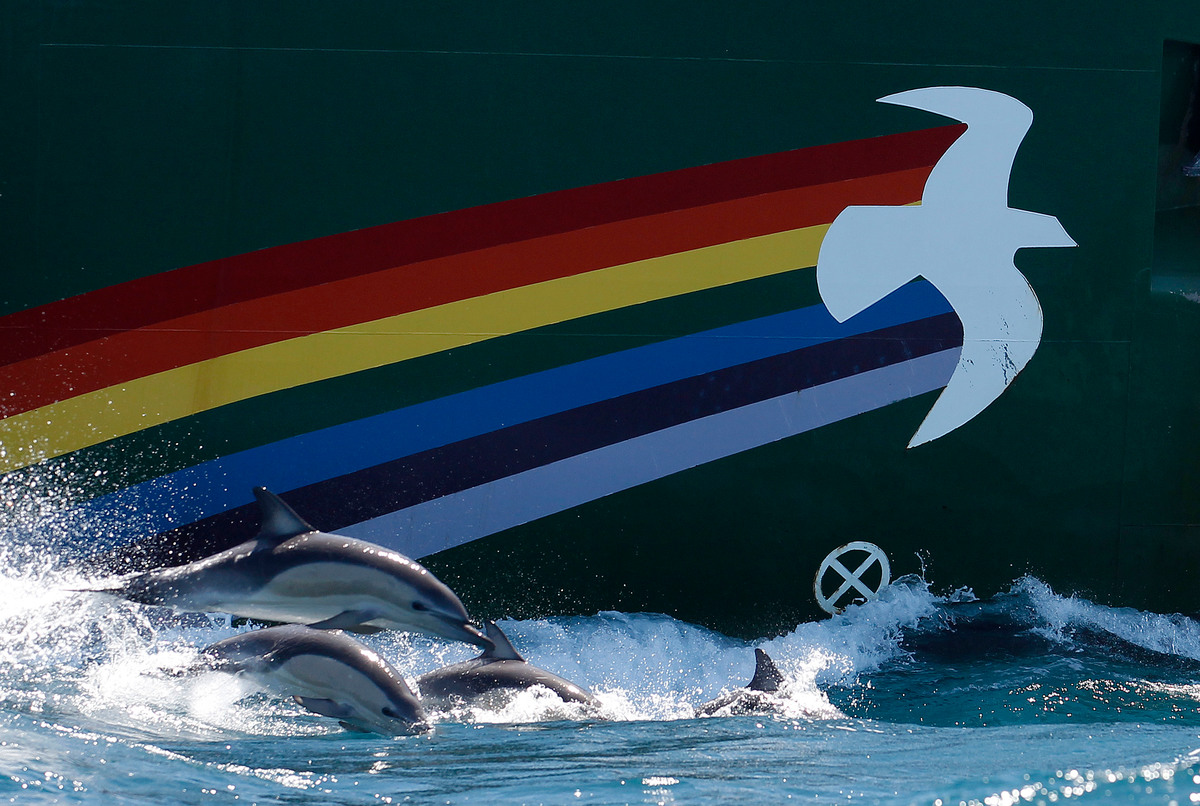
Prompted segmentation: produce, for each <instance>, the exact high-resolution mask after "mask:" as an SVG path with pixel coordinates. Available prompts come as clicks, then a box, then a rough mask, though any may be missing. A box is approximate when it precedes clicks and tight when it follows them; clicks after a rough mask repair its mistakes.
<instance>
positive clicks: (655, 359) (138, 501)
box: [78, 282, 951, 546]
mask: <svg viewBox="0 0 1200 806" xmlns="http://www.w3.org/2000/svg"><path fill="white" fill-rule="evenodd" d="M949 311H951V308H950V305H949V303H947V302H946V300H945V299H944V298H943V297H942V296H941V294H939V293H938V292H937V290H936V289H934V288H933V286H931V285H929V284H928V283H926V282H917V283H910V284H908V285H906V286H904V287H902V288H901V289H900V290H898V291H897V292H895V293H894V294H892V295H890V296H889V297H887V298H886V299H885V300H883V301H881V302H879V303H877V304H876V305H874V306H872V307H871V308H869V309H867V310H866V311H863V312H862V313H861V314H859V315H858V316H855V317H853V318H852V319H849V320H847V321H846V322H844V323H840V324H839V323H838V322H836V321H835V320H834V319H833V318H832V317H831V316H830V315H829V312H828V311H827V310H826V309H825V307H824V306H823V305H814V306H810V307H807V308H801V309H798V310H794V311H788V312H785V313H782V314H776V315H773V316H767V317H763V318H760V319H752V320H749V321H745V322H739V323H737V324H733V325H728V326H725V327H721V328H716V329H713V330H707V331H703V332H700V333H695V334H690V335H687V336H682V337H679V338H676V339H669V340H666V341H662V342H657V343H655V344H650V345H646V346H643V347H638V348H635V349H631V350H625V351H622V352H617V353H612V354H610V355H605V356H600V357H597V358H592V359H588V360H586V361H581V362H578V363H575V364H568V365H565V366H562V367H556V368H554V369H550V370H545V371H543V372H538V373H534V374H531V375H526V376H522V377H519V378H513V379H511V380H508V381H502V382H500V383H495V384H491V385H488V386H483V387H479V388H477V389H472V390H469V391H466V392H461V393H458V394H455V395H449V396H447V397H444V398H439V399H436V400H430V401H427V402H424V403H418V404H415V405H413V406H408V407H405V408H403V409H398V410H396V411H392V412H387V413H385V414H380V415H376V416H373V417H367V418H364V419H361V420H356V421H353V422H349V423H344V424H341V425H336V426H332V427H330V428H325V429H321V430H319V431H313V432H310V433H307V434H302V435H299V436H296V437H292V438H289V439H286V440H280V441H278V442H274V443H271V444H268V445H263V446H260V447H257V448H252V449H249V450H246V451H241V452H239V453H234V454H230V455H229V456H225V457H221V458H219V459H214V460H212V461H209V462H204V463H202V464H199V465H196V466H194V467H190V468H186V469H184V470H180V471H177V472H175V473H171V474H168V475H165V476H161V477H159V478H156V479H151V480H149V481H146V482H143V483H141V484H138V485H134V486H132V487H128V488H126V489H124V490H120V491H117V492H115V493H111V494H109V495H106V496H103V497H101V498H97V499H95V500H93V501H90V502H87V503H85V504H82V505H80V507H79V508H78V513H79V515H81V516H82V517H83V518H84V519H85V520H86V522H88V523H90V524H94V525H95V526H96V527H97V531H98V532H99V533H101V534H104V535H105V538H104V539H103V541H102V542H103V543H104V544H106V545H108V546H116V545H122V544H124V543H127V542H129V541H131V540H133V539H136V538H138V537H144V536H146V535H148V534H155V533H158V532H162V531H166V530H169V529H173V528H177V527H178V526H181V525H183V524H186V523H191V522H193V521H196V520H199V519H201V518H204V517H207V516H209V515H214V514H217V513H219V512H223V511H225V510H227V509H232V508H233V507H237V506H242V505H245V504H248V503H250V501H251V500H252V494H251V489H252V488H253V487H256V486H266V487H269V488H271V489H272V490H275V491H279V492H282V491H287V490H292V489H295V488H297V487H303V486H305V485H309V484H315V483H318V482H321V481H325V480H327V479H331V478H335V477H338V476H342V475H345V474H347V473H352V472H355V471H358V470H362V469H364V468H368V467H373V466H375V465H378V464H382V463H384V462H388V461H392V460H395V459H398V458H400V457H404V456H408V455H410V454H414V453H417V452H420V451H424V450H429V449H431V448H437V447H441V446H443V445H448V444H451V443H454V442H457V441H460V440H463V439H468V438H471V437H475V436H479V435H481V434H486V433H489V432H491V431H494V430H496V429H499V428H504V427H507V426H511V425H514V424H517V423H522V422H528V421H530V420H535V419H538V418H540V417H545V416H548V415H552V414H556V413H559V412H563V411H568V410H570V409H573V408H578V407H580V406H586V405H589V404H592V403H596V402H599V401H602V400H607V399H610V398H614V397H617V396H620V395H624V394H629V393H631V392H637V391H640V390H643V389H649V388H652V387H655V386H659V385H662V384H667V383H671V382H674V381H678V380H682V379H684V378H690V377H694V376H697V375H703V374H705V373H708V372H712V371H715V370H720V369H725V368H728V367H732V366H737V365H739V364H745V363H748V362H751V361H755V360H759V359H762V358H768V357H771V356H775V355H780V354H782V353H787V352H791V351H793V350H798V349H802V348H804V347H808V346H812V345H814V344H822V343H825V342H830V341H835V340H837V339H844V338H850V337H853V336H855V335H858V334H861V333H867V332H870V331H874V330H880V329H883V328H886V327H891V326H894V325H898V324H903V323H905V322H912V321H917V320H919V319H925V318H928V317H931V316H937V315H939V314H944V313H947V312H949ZM130 513H137V518H136V520H134V521H131V520H130V519H129V518H130Z"/></svg>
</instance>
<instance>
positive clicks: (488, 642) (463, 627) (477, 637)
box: [431, 612, 496, 650]
mask: <svg viewBox="0 0 1200 806" xmlns="http://www.w3.org/2000/svg"><path fill="white" fill-rule="evenodd" d="M431 615H433V616H435V617H436V618H437V619H438V621H440V622H442V623H443V624H445V628H444V630H442V631H439V634H440V635H441V636H442V637H443V638H450V639H452V640H455V641H465V642H466V643H468V644H474V645H475V646H477V647H482V648H483V649H489V650H490V649H495V648H496V645H495V644H494V643H493V642H492V639H491V638H488V637H487V636H486V635H484V634H483V633H482V632H481V631H480V630H479V628H478V627H476V626H475V625H474V624H472V623H471V622H469V621H467V620H466V619H463V618H461V617H459V616H455V615H453V614H450V613H437V612H434V613H431Z"/></svg>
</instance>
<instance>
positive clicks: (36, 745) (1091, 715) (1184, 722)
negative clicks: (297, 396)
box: [0, 546, 1200, 806]
mask: <svg viewBox="0 0 1200 806" xmlns="http://www.w3.org/2000/svg"><path fill="white" fill-rule="evenodd" d="M0 550H3V552H4V557H3V560H4V562H3V563H0V567H2V568H4V569H5V570H4V571H2V572H0V803H2V802H4V801H8V802H12V803H104V804H121V803H146V804H171V803H205V804H208V803H211V804H307V803H312V804H335V803H336V804H340V803H347V804H350V803H355V804H357V803H362V804H394V803H429V804H464V803H480V804H510V803H511V804H522V803H528V804H536V803H548V804H572V803H587V804H623V803H636V804H672V803H717V802H720V803H738V802H743V803H783V802H802V803H821V804H826V803H828V804H834V803H848V804H854V803H883V804H909V803H920V804H935V805H937V806H944V805H945V804H957V803H984V804H1015V803H1039V804H1041V803H1063V802H1076V801H1079V802H1085V803H1095V802H1104V803H1138V804H1151V803H1153V804H1186V803H1198V802H1200V624H1197V622H1195V621H1193V620H1192V619H1190V618H1186V617H1182V616H1162V615H1156V614H1151V613H1142V612H1137V611H1133V610H1118V609H1111V608H1106V607H1101V606H1098V605H1096V604H1093V603H1090V602H1088V601H1085V600H1082V599H1078V598H1073V597H1069V596H1064V595H1062V594H1060V593H1057V592H1055V591H1053V590H1051V589H1050V588H1048V587H1047V586H1046V585H1045V584H1043V583H1042V582H1040V581H1039V580H1037V579H1032V578H1024V579H1019V580H1014V582H1013V585H1012V588H1011V590H1010V591H1008V592H1006V593H1004V594H1002V595H998V596H995V597H993V598H991V599H988V600H985V601H978V600H977V599H976V598H975V596H974V595H972V593H971V592H970V591H967V590H960V591H955V592H952V593H951V592H944V591H943V592H939V591H937V590H936V586H933V587H932V588H931V586H930V585H929V584H927V583H925V582H924V581H922V580H918V579H903V580H900V581H899V582H898V583H897V584H894V585H893V586H892V587H891V588H889V589H888V590H887V591H886V592H885V595H884V596H883V597H881V598H880V599H879V600H877V601H874V602H871V603H868V604H865V605H860V606H856V607H853V608H851V609H850V610H848V611H847V612H846V613H844V614H843V615H841V616H838V617H835V618H832V619H829V620H826V621H822V622H815V623H805V624H799V625H797V626H796V628H795V629H794V630H793V631H792V632H791V633H789V634H787V635H785V636H782V637H777V638H773V639H770V640H762V641H758V642H749V643H747V642H743V641H739V640H733V639H731V638H728V637H725V636H723V635H720V634H718V633H715V632H712V631H710V630H707V629H704V628H702V627H698V626H695V625H692V624H687V623H684V622H681V621H678V620H675V619H672V618H669V617H667V616H663V615H656V614H647V613H598V614H595V615H591V616H586V617H574V618H558V619H549V620H537V621H501V622H500V624H501V626H502V627H503V628H504V629H505V630H506V631H507V633H508V634H509V636H510V638H511V639H512V641H513V643H514V644H515V645H516V646H517V648H518V649H519V650H520V651H521V652H522V653H524V654H525V656H526V657H527V658H528V660H530V661H531V662H532V663H535V664H536V665H539V666H542V667H543V668H546V669H549V670H551V671H553V672H556V673H558V674H560V675H563V676H565V677H567V678H569V679H571V680H573V681H575V682H577V683H579V684H582V685H584V686H586V687H588V688H590V689H591V690H592V691H593V692H594V693H595V694H596V695H597V696H598V698H599V699H600V702H601V707H600V708H599V710H598V711H585V710H584V709H583V708H582V707H581V706H565V705H563V704H561V703H559V702H558V701H557V700H553V698H551V700H547V699H546V698H545V697H543V696H539V695H538V694H537V692H532V691H531V692H528V693H526V694H524V695H522V696H521V697H519V698H517V699H516V700H514V701H513V702H511V703H510V704H508V705H506V706H504V708H503V710H500V711H488V710H459V711H454V712H449V713H435V714H434V718H435V720H436V725H435V729H434V730H433V731H432V732H431V733H429V734H426V735H418V736H408V737H401V738H386V737H381V736H377V735H372V734H359V733H349V732H346V731H344V730H343V729H341V728H340V727H338V726H337V724H336V723H334V722H333V720H330V719H326V718H324V717H320V716H317V715H314V714H311V713H309V712H307V711H304V710H303V709H301V708H300V707H299V706H297V705H294V704H293V703H292V702H291V701H288V700H283V699H279V698H276V697H271V696H269V695H267V694H264V693H263V692H261V691H256V690H254V689H252V688H250V687H249V686H248V684H246V683H245V682H243V681H241V680H239V679H238V678H234V677H231V676H228V675H224V674H219V673H215V672H214V673H207V674H198V675H197V674H184V675H177V674H176V675H172V674H170V671H171V670H178V669H180V668H181V667H186V666H187V665H188V664H189V663H190V661H191V660H193V659H194V658H195V656H196V653H197V651H198V649H199V648H202V647H204V646H205V645H207V644H209V643H211V642H213V641H216V640H218V639H221V638H223V637H226V636H229V635H232V634H234V633H236V632H239V631H241V630H244V629H247V627H246V626H244V625H241V626H235V625H234V624H231V622H230V620H229V619H228V618H227V617H224V616H219V615H208V616H203V615H197V616H185V617H178V616H173V615H171V614H169V613H167V612H165V611H162V610H158V609H155V608H147V607H142V606H139V605H133V604H129V603H126V602H123V601H119V600H117V599H114V598H112V597H108V596H106V595H103V594H94V593H78V592H73V591H72V590H71V589H72V588H77V587H80V586H82V585H85V584H86V580H84V579H82V578H80V577H79V576H76V575H73V574H71V573H70V572H64V571H61V570H55V569H53V568H51V567H50V565H49V564H48V563H46V562H45V561H44V559H43V558H39V557H37V556H36V553H35V552H29V553H28V556H22V553H21V552H20V551H18V550H16V548H15V547H13V546H9V547H7V548H6V549H5V548H3V547H0ZM363 640H364V641H365V642H366V643H368V644H370V645H371V646H372V647H374V648H376V649H377V650H379V651H380V652H381V653H383V655H384V656H385V657H386V658H388V659H389V660H391V661H392V662H393V663H394V664H395V665H396V667H397V668H398V669H400V671H401V672H402V673H403V674H404V675H405V676H406V677H408V678H409V679H412V678H413V677H415V676H416V675H418V674H421V673H423V672H425V671H428V670H430V669H434V668H436V667H438V666H441V665H444V664H447V663H450V662H454V661H458V660H463V659H466V658H468V657H471V656H472V655H474V654H475V651H474V650H473V649H472V648H470V647H467V646H465V645H458V644H453V643H448V642H442V641H438V640H432V639H427V638H423V637H419V636H409V635H404V634H379V635H376V636H371V637H367V638H365V639H363ZM755 646H761V647H763V648H764V649H765V650H766V651H767V652H768V653H769V654H770V655H771V656H772V657H773V658H774V659H775V660H776V662H777V663H778V665H779V667H780V669H781V670H782V671H783V672H784V674H785V676H786V678H787V683H786V686H785V689H784V691H783V696H781V698H780V702H779V708H778V709H777V710H776V711H774V712H772V713H767V714H760V715H752V716H715V717H705V718H697V717H696V716H695V715H694V709H695V707H696V706H698V705H700V704H701V703H704V702H705V701H707V700H709V699H711V698H714V697H716V696H717V695H718V694H720V693H721V692H722V690H724V689H728V688H733V687H737V686H740V685H743V684H744V683H745V682H747V681H748V680H749V679H750V676H751V674H752V672H753V667H754V659H753V648H754V647H755Z"/></svg>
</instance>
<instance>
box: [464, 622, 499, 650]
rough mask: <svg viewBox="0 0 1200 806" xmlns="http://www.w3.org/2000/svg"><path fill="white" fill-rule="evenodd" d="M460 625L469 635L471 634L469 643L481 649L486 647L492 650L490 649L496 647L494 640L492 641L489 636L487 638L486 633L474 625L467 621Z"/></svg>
mask: <svg viewBox="0 0 1200 806" xmlns="http://www.w3.org/2000/svg"><path fill="white" fill-rule="evenodd" d="M462 627H463V629H464V630H465V631H466V632H467V633H468V634H469V635H471V636H472V638H471V639H470V641H469V642H470V643H472V644H474V645H475V646H477V647H482V648H483V649H487V650H492V649H495V648H496V644H495V642H493V641H492V639H491V638H488V637H487V636H486V635H484V634H483V633H482V632H480V630H479V628H478V627H476V626H475V625H474V624H469V623H468V624H464V625H462Z"/></svg>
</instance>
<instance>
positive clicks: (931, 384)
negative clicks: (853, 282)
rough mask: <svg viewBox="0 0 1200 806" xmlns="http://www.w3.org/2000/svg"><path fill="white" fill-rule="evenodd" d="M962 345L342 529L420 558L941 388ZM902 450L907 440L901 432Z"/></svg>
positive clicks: (898, 446) (898, 441)
mask: <svg viewBox="0 0 1200 806" xmlns="http://www.w3.org/2000/svg"><path fill="white" fill-rule="evenodd" d="M959 352H960V348H957V347H955V348H954V349H951V350H943V351H942V352H940V353H933V354H932V355H926V356H921V357H919V358H914V359H911V360H909V361H905V362H902V363H899V364H891V365H889V366H886V367H881V368H879V369H875V370H870V371H868V372H862V373H859V374H857V375H851V376H849V377H847V378H841V379H839V380H836V381H831V382H830V383H825V384H821V385H819V386H814V387H810V388H808V389H805V390H803V391H802V392H799V393H796V392H792V393H790V394H787V395H782V396H780V397H776V398H772V399H770V400H764V401H762V402H759V403H752V404H750V405H748V406H742V407H740V408H736V409H731V410H729V411H724V412H721V413H719V414H713V415H710V416H708V417H701V418H699V419H697V420H692V421H690V422H686V423H681V424H680V425H676V426H672V427H670V428H664V429H662V430H661V431H655V432H654V433H652V434H647V435H645V436H642V437H635V438H634V439H630V440H626V441H624V442H619V443H616V444H614V445H608V446H605V447H603V448H599V449H597V450H594V451H588V452H586V453H581V454H578V455H576V456H572V457H570V458H568V459H563V460H561V461H558V462H553V463H551V464H548V465H543V466H542V467H537V468H533V469H532V470H527V471H524V472H522V473H515V474H513V475H511V476H507V477H505V478H503V479H498V480H496V481H493V482H488V483H487V484H481V485H479V486H478V487H473V488H471V489H469V490H463V491H462V492H459V493H455V494H453V495H447V496H444V497H442V498H436V499H434V500H432V501H426V502H424V503H421V504H416V505H415V506H411V507H408V508H407V509H402V510H399V511H397V512H392V513H390V514H388V515H381V516H379V517H377V518H372V519H371V520H368V521H363V522H362V523H357V524H354V525H352V526H349V527H344V528H341V529H339V530H338V533H339V534H345V535H349V536H351V537H357V538H360V539H362V540H370V541H372V542H375V543H379V544H381V545H383V546H387V547H388V548H393V549H396V550H397V551H400V552H401V553H403V554H407V555H408V556H410V557H418V558H419V557H424V556H427V555H429V554H434V553H436V552H439V551H444V550H446V549H449V548H454V547H455V546H459V545H462V544H463V543H469V542H471V541H472V540H478V539H479V538H481V537H487V536H488V535H492V534H496V533H497V532H501V531H504V530H505V529H511V528H512V527H514V526H520V525H521V524H523V523H528V522H530V521H533V520H536V519H538V518H544V517H546V516H547V515H553V514H555V513H557V512H562V511H564V510H567V509H570V508H571V507H574V506H579V505H580V504H584V503H587V502H588V501H594V500H596V499H598V498H603V497H604V496H606V495H611V494H613V493H616V492H620V491H621V490H627V489H629V488H630V487H635V486H637V485H639V484H645V483H647V482H650V481H654V480H655V479H660V478H664V477H666V476H669V475H672V474H674V473H679V472H681V471H684V470H687V469H688V468H691V467H696V466H697V465H702V464H705V463H707V462H712V461H715V460H717V459H723V458H725V457H726V456H732V455H733V454H735V453H740V452H742V451H747V450H750V449H752V448H757V447H759V446H761V445H766V444H767V443H770V442H775V441H778V440H781V439H785V438H787V437H790V436H795V435H796V434H801V433H804V432H805V431H811V430H813V429H816V428H820V427H821V426H823V425H828V424H829V423H834V422H837V421H839V420H844V419H846V418H847V417H853V416H855V415H857V414H862V413H863V412H866V411H870V410H872V409H877V408H882V407H883V406H887V405H889V404H891V403H895V402H896V401H898V400H904V399H907V398H909V397H913V396H915V395H919V394H922V393H924V392H932V391H934V390H935V389H940V388H942V387H943V386H945V385H946V382H947V381H948V380H949V379H950V376H951V375H952V374H953V373H954V368H955V366H956V365H957V364H958V355H959ZM895 437H896V449H897V450H903V449H904V448H903V446H904V443H905V441H906V440H907V438H908V437H907V434H904V433H897V434H896V435H895Z"/></svg>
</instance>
